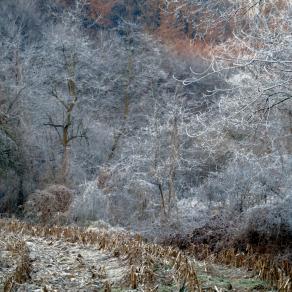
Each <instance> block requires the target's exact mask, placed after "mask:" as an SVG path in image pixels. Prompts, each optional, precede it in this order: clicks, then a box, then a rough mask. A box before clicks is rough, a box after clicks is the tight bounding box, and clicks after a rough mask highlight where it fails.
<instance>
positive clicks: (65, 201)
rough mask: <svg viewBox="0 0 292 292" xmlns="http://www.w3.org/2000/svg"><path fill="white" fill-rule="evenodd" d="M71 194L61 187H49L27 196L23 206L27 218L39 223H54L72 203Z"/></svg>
mask: <svg viewBox="0 0 292 292" xmlns="http://www.w3.org/2000/svg"><path fill="white" fill-rule="evenodd" d="M72 197H73V192H72V191H71V190H70V189H68V188H67V187H65V186H62V185H51V186H49V187H48V188H46V189H44V190H42V191H36V192H35V193H33V194H31V195H30V196H28V199H27V202H26V203H25V205H24V213H25V215H26V216H27V217H29V218H31V219H33V220H36V221H37V222H41V223H56V221H57V220H58V218H59V217H60V216H62V215H63V214H65V213H66V212H67V211H68V209H69V207H70V204H71V202H72Z"/></svg>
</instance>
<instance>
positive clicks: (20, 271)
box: [4, 241, 31, 292]
mask: <svg viewBox="0 0 292 292" xmlns="http://www.w3.org/2000/svg"><path fill="white" fill-rule="evenodd" d="M7 250H9V251H10V252H12V253H14V254H17V255H19V261H18V263H17V266H16V269H15V270H14V271H13V273H12V274H11V275H9V276H8V278H7V279H6V281H5V283H4V292H9V291H12V290H13V288H14V287H15V285H17V284H22V283H25V282H26V281H28V280H29V279H30V273H31V264H30V258H29V250H28V247H27V246H26V244H25V242H24V241H16V242H12V243H9V245H8V246H7Z"/></svg>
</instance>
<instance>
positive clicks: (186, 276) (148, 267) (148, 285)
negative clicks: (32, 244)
mask: <svg viewBox="0 0 292 292" xmlns="http://www.w3.org/2000/svg"><path fill="white" fill-rule="evenodd" d="M0 228H1V229H3V230H7V231H8V232H11V233H20V234H25V235H29V236H35V237H45V238H54V239H55V240H59V239H60V240H65V241H68V242H71V243H79V244H84V245H94V246H96V248H97V249H98V250H104V251H109V252H111V253H112V254H113V255H114V256H116V257H122V258H124V259H126V260H127V262H128V265H129V270H128V274H127V276H126V278H125V281H124V282H125V285H127V286H128V287H130V288H133V289H135V287H136V288H141V289H142V290H143V291H149V292H150V291H157V285H156V283H157V279H156V276H157V275H156V273H155V264H157V263H161V264H163V265H167V266H169V267H171V268H170V270H169V273H170V274H171V276H172V278H173V279H174V281H175V282H176V284H177V286H178V290H179V289H180V288H181V287H183V286H184V287H187V288H188V291H201V286H200V283H199V281H198V278H197V274H196V270H195V267H194V263H193V262H191V261H190V259H189V258H188V257H187V256H186V255H185V254H184V253H182V252H181V251H179V250H178V249H176V248H173V247H163V246H161V245H157V244H151V243H145V242H144V241H143V240H142V238H141V237H140V236H131V235H129V234H127V233H113V232H108V231H103V230H101V231H99V232H93V231H89V230H85V229H82V228H77V227H58V226H54V227H46V226H41V225H32V224H27V223H23V222H20V221H17V220H4V219H3V220H0ZM26 268H27V267H26V266H25V265H22V270H26ZM99 272H100V274H103V271H102V267H101V269H100V271H99ZM16 278H17V279H18V276H17V277H16V276H15V277H14V279H16ZM104 289H105V291H111V284H110V283H107V284H106V285H105V287H104ZM7 291H9V290H7Z"/></svg>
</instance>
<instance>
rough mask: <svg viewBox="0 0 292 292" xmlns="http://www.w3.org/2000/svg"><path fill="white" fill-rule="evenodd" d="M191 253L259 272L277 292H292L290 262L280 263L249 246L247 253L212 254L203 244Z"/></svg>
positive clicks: (233, 249) (231, 250) (192, 248)
mask: <svg viewBox="0 0 292 292" xmlns="http://www.w3.org/2000/svg"><path fill="white" fill-rule="evenodd" d="M189 252H190V253H191V254H195V255H198V254H199V255H200V258H205V259H209V260H211V261H215V262H217V263H219V264H224V265H231V266H234V267H237V268H240V267H245V268H248V269H249V270H253V271H255V272H257V274H258V276H259V278H260V279H262V280H264V281H267V282H269V283H271V285H272V286H274V287H276V288H277V291H281V292H291V291H292V266H291V263H289V261H288V260H281V261H278V260H276V259H275V257H274V256H273V255H271V254H258V253H256V252H254V250H253V248H252V247H251V246H248V247H247V249H246V251H245V252H238V251H236V249H235V248H228V249H226V250H222V251H220V252H218V253H212V251H211V250H210V248H209V246H208V245H206V244H201V245H193V246H191V247H190V248H189Z"/></svg>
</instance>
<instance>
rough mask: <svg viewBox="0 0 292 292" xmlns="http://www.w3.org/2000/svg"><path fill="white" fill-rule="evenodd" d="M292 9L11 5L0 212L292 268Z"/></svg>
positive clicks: (149, 0) (5, 9) (3, 60)
mask: <svg viewBox="0 0 292 292" xmlns="http://www.w3.org/2000/svg"><path fill="white" fill-rule="evenodd" d="M291 4H292V3H291V1H289V0H277V1H269V0H266V1H252V0H250V1H241V0H237V1H229V0H226V1H225V0H222V1H219V0H216V1H200V0H194V1H187V0H181V1H164V0H160V1H153V0H145V1H135V0H115V1H114V0H112V1H102V0H91V1H57V0H56V1H53V0H50V1H42V0H29V1H24V0H1V1H0V213H3V216H12V214H14V216H17V217H19V218H22V219H23V220H27V221H29V222H37V223H42V224H50V225H52V224H71V223H72V224H80V225H86V224H90V223H89V222H96V223H95V224H101V225H103V226H106V225H111V226H118V227H122V228H125V229H127V230H131V231H135V232H139V233H141V234H142V235H143V236H145V237H146V238H148V239H153V240H156V241H159V242H168V243H172V244H175V245H178V246H179V247H181V248H187V247H188V246H190V245H191V244H201V243H204V244H208V245H209V246H210V249H211V250H212V251H215V252H216V251H218V250H220V249H222V248H223V247H226V246H230V247H234V248H237V249H239V250H245V248H246V246H247V245H252V246H254V247H255V249H257V250H258V251H259V252H270V253H274V252H275V253H276V254H277V256H278V257H279V258H281V257H282V258H283V257H285V259H286V260H287V259H288V260H289V261H291V239H292V156H291V155H292V136H291V135H292V103H291V100H292V99H291V97H292V95H291V89H292V61H291V60H292V59H291V57H292V37H291V32H292V23H291V20H292V17H291V16H292V15H291V13H292V7H291ZM287 291H288V290H287Z"/></svg>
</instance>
